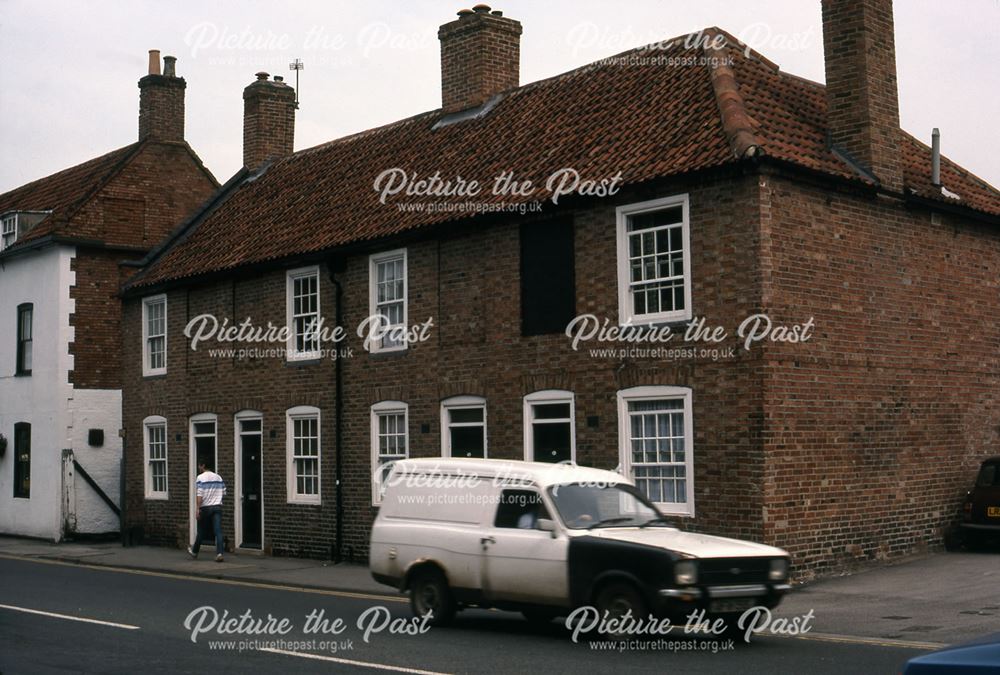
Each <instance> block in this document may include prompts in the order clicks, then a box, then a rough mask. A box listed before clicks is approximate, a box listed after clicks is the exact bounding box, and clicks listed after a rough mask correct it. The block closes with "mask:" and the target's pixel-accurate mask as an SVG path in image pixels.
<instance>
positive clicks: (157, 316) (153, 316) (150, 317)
mask: <svg viewBox="0 0 1000 675" xmlns="http://www.w3.org/2000/svg"><path fill="white" fill-rule="evenodd" d="M166 372H167V296H166V295H154V296H153V297H150V298H144V299H143V301H142V374H143V375H162V374H164V373H166Z"/></svg>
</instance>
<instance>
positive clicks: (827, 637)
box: [770, 633, 949, 651]
mask: <svg viewBox="0 0 1000 675" xmlns="http://www.w3.org/2000/svg"><path fill="white" fill-rule="evenodd" d="M770 637H792V638H795V639H798V640H815V641H818V642H843V643H847V644H859V645H871V646H873V647H899V648H903V649H922V650H926V651H936V650H938V649H944V648H945V647H947V646H949V645H948V644H947V643H944V642H921V641H919V640H896V639H895V638H866V637H858V636H854V635H834V634H831V633H807V634H806V635H794V636H793V635H774V636H770Z"/></svg>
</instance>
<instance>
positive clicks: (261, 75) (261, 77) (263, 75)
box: [257, 70, 268, 80]
mask: <svg viewBox="0 0 1000 675" xmlns="http://www.w3.org/2000/svg"><path fill="white" fill-rule="evenodd" d="M267 78H268V74H267V73H265V72H264V71H263V70H262V71H260V72H259V73H257V79H258V80H266V79H267Z"/></svg>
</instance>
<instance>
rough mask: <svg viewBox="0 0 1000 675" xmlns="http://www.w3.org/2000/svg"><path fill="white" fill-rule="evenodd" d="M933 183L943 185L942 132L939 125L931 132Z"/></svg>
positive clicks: (935, 185)
mask: <svg viewBox="0 0 1000 675" xmlns="http://www.w3.org/2000/svg"><path fill="white" fill-rule="evenodd" d="M931 183H933V184H934V187H940V186H941V132H940V131H938V128H937V127H934V131H932V132H931Z"/></svg>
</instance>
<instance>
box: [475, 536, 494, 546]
mask: <svg viewBox="0 0 1000 675" xmlns="http://www.w3.org/2000/svg"><path fill="white" fill-rule="evenodd" d="M479 543H480V544H482V545H483V546H484V547H485V546H486V545H487V544H495V543H497V540H496V539H494V538H493V537H483V538H482V539H480V540H479Z"/></svg>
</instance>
